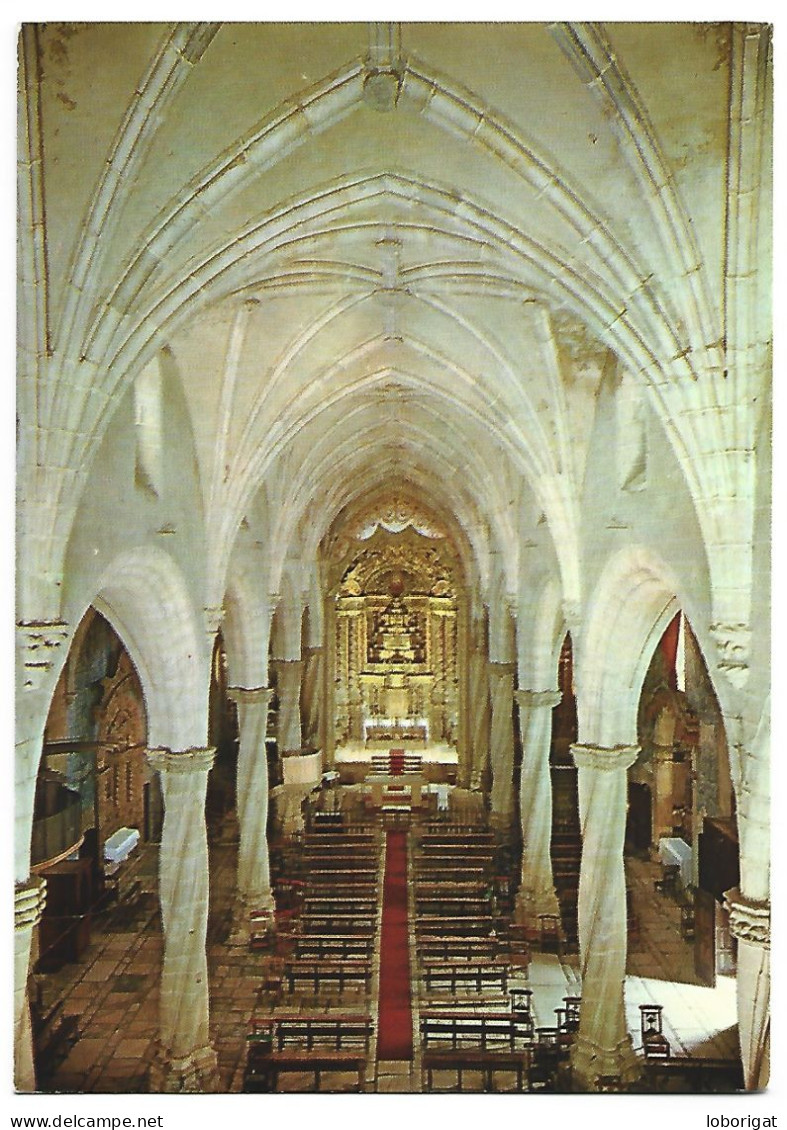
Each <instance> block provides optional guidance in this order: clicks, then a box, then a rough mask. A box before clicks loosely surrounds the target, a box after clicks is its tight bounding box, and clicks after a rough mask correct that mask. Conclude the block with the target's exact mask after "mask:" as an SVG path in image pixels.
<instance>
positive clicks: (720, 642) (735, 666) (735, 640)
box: [708, 623, 751, 690]
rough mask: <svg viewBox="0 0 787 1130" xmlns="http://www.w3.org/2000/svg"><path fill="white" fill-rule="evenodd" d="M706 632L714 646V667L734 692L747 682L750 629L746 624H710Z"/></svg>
mask: <svg viewBox="0 0 787 1130" xmlns="http://www.w3.org/2000/svg"><path fill="white" fill-rule="evenodd" d="M708 631H709V632H710V634H711V637H712V639H713V642H714V643H715V644H716V654H717V656H718V661H717V663H716V667H717V669H718V670H719V672H720V673H721V674H722V675H724V676H725V677H726V679H727V681H728V682H729V683H730V685H731V686H732V687H734V688H735V690H741V689H742V688H743V687H745V686H746V683H747V682H748V681H749V658H750V652H751V628H750V627H749V625H748V624H743V623H736V624H730V623H727V624H722V623H716V624H711V625H710V627H709V629H708Z"/></svg>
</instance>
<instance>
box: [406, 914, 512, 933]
mask: <svg viewBox="0 0 787 1130" xmlns="http://www.w3.org/2000/svg"><path fill="white" fill-rule="evenodd" d="M494 925H495V920H494V919H493V917H492V915H491V914H487V915H480V916H478V917H475V918H473V917H470V918H468V917H467V915H442V914H420V915H418V917H417V918H416V920H415V930H416V934H421V935H426V934H437V935H438V936H439V935H443V934H483V935H488V934H491V933H492V930H493V929H494Z"/></svg>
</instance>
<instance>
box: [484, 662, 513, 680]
mask: <svg viewBox="0 0 787 1130" xmlns="http://www.w3.org/2000/svg"><path fill="white" fill-rule="evenodd" d="M489 674H490V675H493V676H494V677H495V678H498V679H505V678H508V677H510V678H513V677H514V675H516V663H500V662H498V661H497V660H496V659H490V660H489Z"/></svg>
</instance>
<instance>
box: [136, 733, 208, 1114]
mask: <svg viewBox="0 0 787 1130" xmlns="http://www.w3.org/2000/svg"><path fill="white" fill-rule="evenodd" d="M214 755H215V750H214V749H189V750H185V751H184V752H182V753H173V752H172V751H171V750H167V749H157V750H151V751H150V752H149V753H148V761H149V762H150V764H151V766H152V767H153V768H154V769H157V770H158V772H159V774H160V777H161V791H162V794H163V797H164V827H163V830H162V835H161V848H160V853H159V898H160V900H161V918H162V923H163V926H164V959H163V965H162V971H161V995H160V1017H159V1026H160V1031H159V1055H158V1060H157V1064H156V1069H155V1071H154V1077H153V1081H154V1082H155V1083H156V1084H157V1085H158V1087H159V1088H160V1089H161V1090H164V1091H205V1090H214V1089H215V1087H216V1082H217V1075H216V1053H215V1051H214V1050H213V1048H212V1047H211V1044H210V1036H209V1032H208V1008H209V993H208V964H207V957H206V953H205V938H206V933H207V925H208V837H207V829H206V826H205V795H206V791H207V784H208V773H209V772H210V769H211V767H212V765H213V758H214Z"/></svg>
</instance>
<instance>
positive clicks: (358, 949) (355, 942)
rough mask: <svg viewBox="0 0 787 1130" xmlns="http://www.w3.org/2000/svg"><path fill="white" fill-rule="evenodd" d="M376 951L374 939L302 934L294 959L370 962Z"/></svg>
mask: <svg viewBox="0 0 787 1130" xmlns="http://www.w3.org/2000/svg"><path fill="white" fill-rule="evenodd" d="M373 950H374V938H373V937H366V938H364V937H358V936H357V935H356V936H354V935H352V934H302V935H300V936H298V937H297V938H296V940H295V952H294V955H293V956H294V957H296V958H297V959H299V960H300V959H308V958H318V959H326V960H329V961H337V960H342V961H344V960H347V959H351V958H354V959H356V960H358V959H360V960H363V961H370V960H371V957H372V952H373Z"/></svg>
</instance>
